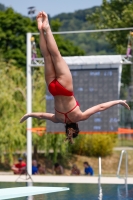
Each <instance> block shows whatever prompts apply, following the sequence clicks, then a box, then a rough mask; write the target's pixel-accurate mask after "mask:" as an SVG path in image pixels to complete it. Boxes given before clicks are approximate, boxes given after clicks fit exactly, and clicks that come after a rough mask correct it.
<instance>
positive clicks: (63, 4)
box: [0, 0, 102, 17]
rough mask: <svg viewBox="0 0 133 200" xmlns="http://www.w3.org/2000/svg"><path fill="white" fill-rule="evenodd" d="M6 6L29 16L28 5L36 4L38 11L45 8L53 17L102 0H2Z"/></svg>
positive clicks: (96, 3)
mask: <svg viewBox="0 0 133 200" xmlns="http://www.w3.org/2000/svg"><path fill="white" fill-rule="evenodd" d="M0 3H1V4H4V5H5V6H6V7H12V8H13V9H14V10H15V11H16V12H18V13H21V14H22V15H25V16H27V15H28V14H27V13H28V9H27V8H28V7H30V6H35V8H36V12H37V13H38V12H39V11H42V10H44V11H45V12H46V13H48V14H49V15H50V16H51V17H53V16H54V15H57V14H60V13H62V12H65V13H68V12H74V11H76V10H80V9H81V10H83V9H87V8H91V7H93V6H99V5H101V4H102V0H47V1H46V0H0Z"/></svg>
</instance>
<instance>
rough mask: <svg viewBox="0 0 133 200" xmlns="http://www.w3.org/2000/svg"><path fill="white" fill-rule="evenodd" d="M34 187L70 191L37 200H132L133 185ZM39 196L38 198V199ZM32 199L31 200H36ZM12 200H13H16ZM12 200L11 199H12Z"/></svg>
mask: <svg viewBox="0 0 133 200" xmlns="http://www.w3.org/2000/svg"><path fill="white" fill-rule="evenodd" d="M22 186H26V183H0V188H9V187H22ZM34 186H48V187H69V188H70V190H68V191H63V192H57V193H52V194H45V195H43V196H42V195H41V196H40V195H38V196H37V198H38V200H40V199H41V200H42V199H44V200H133V185H128V186H127V190H126V187H125V185H117V184H102V185H101V189H100V190H99V186H98V185H97V184H78V183H77V184H66V183H64V184H63V183H61V184H59V183H58V184H55V183H54V184H49V183H48V184H46V183H44V184H43V183H34ZM39 196H40V197H39ZM37 198H33V199H37ZM16 199H17V200H26V199H28V198H26V197H22V198H16ZM16 199H14V200H16ZM12 200H13V199H12Z"/></svg>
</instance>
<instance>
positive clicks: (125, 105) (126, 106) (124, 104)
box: [119, 100, 130, 110]
mask: <svg viewBox="0 0 133 200" xmlns="http://www.w3.org/2000/svg"><path fill="white" fill-rule="evenodd" d="M119 104H121V105H122V106H124V107H125V108H127V109H128V110H130V107H129V105H128V104H127V103H126V100H120V103H119Z"/></svg>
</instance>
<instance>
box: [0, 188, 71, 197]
mask: <svg viewBox="0 0 133 200" xmlns="http://www.w3.org/2000/svg"><path fill="white" fill-rule="evenodd" d="M66 190H69V188H65V187H64V188H63V187H35V186H30V187H15V188H4V189H0V200H3V199H13V198H18V197H26V196H32V195H39V194H46V193H53V192H61V191H66Z"/></svg>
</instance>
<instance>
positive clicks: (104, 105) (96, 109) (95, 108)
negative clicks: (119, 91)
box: [81, 100, 130, 121]
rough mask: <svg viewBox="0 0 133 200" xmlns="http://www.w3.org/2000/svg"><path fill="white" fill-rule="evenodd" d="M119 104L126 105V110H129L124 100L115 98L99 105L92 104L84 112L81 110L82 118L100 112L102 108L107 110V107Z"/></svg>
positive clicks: (84, 118)
mask: <svg viewBox="0 0 133 200" xmlns="http://www.w3.org/2000/svg"><path fill="white" fill-rule="evenodd" d="M118 104H121V105H122V106H124V107H126V108H127V109H128V110H130V107H129V105H128V104H127V103H126V100H115V101H108V102H105V103H101V104H99V105H96V106H93V107H92V108H89V109H87V110H86V111H85V112H83V115H82V120H86V119H88V118H89V117H90V116H91V115H93V114H95V113H97V112H101V111H104V110H107V109H108V108H110V107H112V106H115V105H118ZM82 120H81V121H82Z"/></svg>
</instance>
